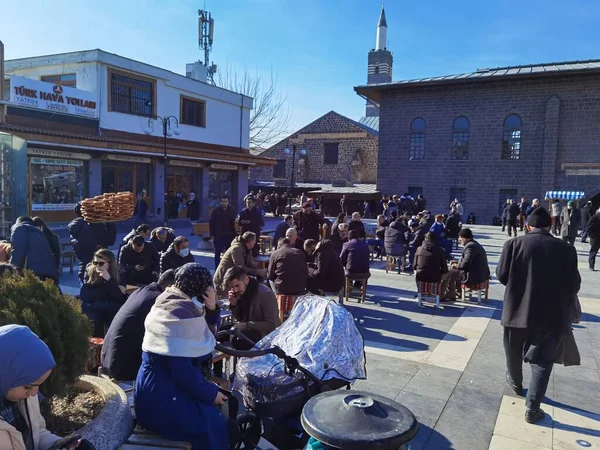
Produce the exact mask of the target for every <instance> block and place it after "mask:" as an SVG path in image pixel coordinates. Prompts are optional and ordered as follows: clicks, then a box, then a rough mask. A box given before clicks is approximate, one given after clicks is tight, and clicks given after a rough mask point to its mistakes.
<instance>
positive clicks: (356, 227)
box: [348, 220, 367, 239]
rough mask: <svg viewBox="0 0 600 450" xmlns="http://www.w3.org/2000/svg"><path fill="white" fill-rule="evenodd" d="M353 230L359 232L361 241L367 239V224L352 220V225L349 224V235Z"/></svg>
mask: <svg viewBox="0 0 600 450" xmlns="http://www.w3.org/2000/svg"><path fill="white" fill-rule="evenodd" d="M351 230H356V231H358V237H359V238H361V239H366V238H367V233H366V232H365V224H364V223H362V222H361V221H356V220H351V221H350V223H348V233H349V232H350V231H351Z"/></svg>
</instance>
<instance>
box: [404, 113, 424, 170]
mask: <svg viewBox="0 0 600 450" xmlns="http://www.w3.org/2000/svg"><path fill="white" fill-rule="evenodd" d="M424 157H425V121H424V120H423V119H421V118H420V117H417V118H416V119H415V120H413V121H412V123H411V125H410V149H409V152H408V159H409V160H411V161H412V160H415V159H423V158H424Z"/></svg>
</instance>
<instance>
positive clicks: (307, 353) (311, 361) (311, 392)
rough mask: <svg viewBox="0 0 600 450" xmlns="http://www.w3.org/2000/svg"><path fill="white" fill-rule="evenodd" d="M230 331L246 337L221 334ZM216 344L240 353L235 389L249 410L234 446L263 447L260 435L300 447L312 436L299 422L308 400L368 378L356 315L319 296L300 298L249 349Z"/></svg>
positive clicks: (241, 420) (275, 442) (282, 447)
mask: <svg viewBox="0 0 600 450" xmlns="http://www.w3.org/2000/svg"><path fill="white" fill-rule="evenodd" d="M226 334H230V335H234V336H237V337H242V336H243V335H242V334H241V333H239V332H238V331H237V330H235V329H232V330H228V331H224V332H220V333H219V335H220V336H223V335H226ZM217 349H218V350H219V351H222V352H223V353H226V354H230V355H233V356H236V357H238V358H240V359H239V360H238V362H237V367H236V372H235V380H234V383H233V386H232V390H233V392H234V394H235V395H236V396H237V397H239V398H241V399H242V401H243V403H244V406H245V412H243V413H241V414H239V415H237V418H236V422H237V426H238V428H239V441H238V442H237V443H235V445H233V446H232V447H233V448H235V449H241V448H246V449H259V447H258V445H257V444H258V442H259V440H260V438H261V436H263V437H264V438H265V439H266V440H268V441H269V442H270V443H272V444H273V445H275V446H276V447H277V448H279V449H280V450H286V449H290V450H291V449H297V448H302V447H303V446H304V445H305V444H306V442H307V441H308V439H309V436H308V435H307V433H306V432H305V431H304V429H303V428H302V425H301V424H300V414H301V413H302V408H303V407H304V405H305V403H306V402H307V401H308V400H309V399H310V398H312V397H313V396H315V395H317V394H319V393H321V392H325V391H330V390H335V389H340V388H343V387H345V388H347V389H349V388H350V385H351V383H352V382H354V381H355V380H357V379H364V378H365V377H366V370H365V355H364V348H363V340H362V336H361V335H360V333H359V331H358V330H357V328H356V326H355V324H354V320H353V318H352V315H351V314H350V313H349V312H348V311H347V310H346V309H344V308H343V307H342V306H340V305H338V304H336V303H334V302H332V301H331V300H329V299H327V298H324V297H318V296H315V295H305V296H303V297H300V298H299V299H297V300H296V303H295V305H294V309H293V310H292V312H291V314H290V317H289V318H288V320H287V321H286V322H285V323H284V324H283V325H282V326H280V327H279V328H277V329H276V330H275V331H273V332H272V333H271V334H269V335H268V336H266V337H265V338H263V339H262V340H261V341H259V342H258V343H256V344H255V345H254V347H253V348H252V349H251V350H249V351H240V350H234V349H232V348H231V347H227V346H225V345H222V344H218V345H217Z"/></svg>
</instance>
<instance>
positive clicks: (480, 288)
mask: <svg viewBox="0 0 600 450" xmlns="http://www.w3.org/2000/svg"><path fill="white" fill-rule="evenodd" d="M460 289H461V291H462V301H463V302H464V301H466V296H467V291H468V293H469V301H470V300H471V299H472V298H473V292H474V291H477V303H479V304H481V293H482V292H483V294H484V299H485V300H484V302H486V303H487V301H488V295H489V291H490V280H486V281H484V282H483V283H479V284H472V285H468V284H462V283H461V285H460Z"/></svg>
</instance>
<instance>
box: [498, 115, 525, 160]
mask: <svg viewBox="0 0 600 450" xmlns="http://www.w3.org/2000/svg"><path fill="white" fill-rule="evenodd" d="M502 159H521V118H520V117H519V116H518V115H516V114H511V115H509V116H508V117H507V118H506V119H505V120H504V131H503V134H502Z"/></svg>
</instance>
